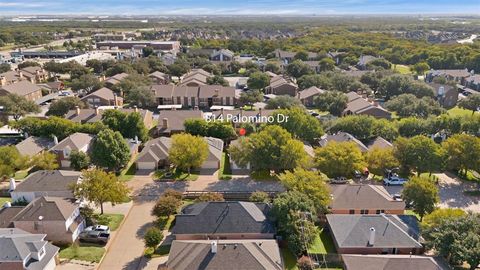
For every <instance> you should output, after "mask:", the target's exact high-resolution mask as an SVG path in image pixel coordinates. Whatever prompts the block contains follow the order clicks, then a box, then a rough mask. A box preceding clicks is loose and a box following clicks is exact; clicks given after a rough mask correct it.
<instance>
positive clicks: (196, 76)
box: [179, 68, 213, 87]
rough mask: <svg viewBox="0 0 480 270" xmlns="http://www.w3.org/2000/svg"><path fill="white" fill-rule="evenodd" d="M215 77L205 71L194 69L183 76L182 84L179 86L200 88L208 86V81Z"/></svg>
mask: <svg viewBox="0 0 480 270" xmlns="http://www.w3.org/2000/svg"><path fill="white" fill-rule="evenodd" d="M212 76H213V75H212V74H211V73H209V72H207V71H205V70H203V69H201V68H200V69H192V70H191V71H190V72H188V73H187V74H185V75H183V78H182V80H181V83H180V84H179V86H196V87H198V86H200V85H206V84H207V79H208V78H210V77H212Z"/></svg>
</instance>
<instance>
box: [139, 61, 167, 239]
mask: <svg viewBox="0 0 480 270" xmlns="http://www.w3.org/2000/svg"><path fill="white" fill-rule="evenodd" d="M144 53H145V52H144ZM162 239H163V232H162V231H161V230H160V229H159V228H157V227H150V228H148V229H147V231H146V232H145V235H144V236H143V241H144V242H145V246H146V247H149V248H156V247H157V246H158V245H160V242H161V241H162Z"/></svg>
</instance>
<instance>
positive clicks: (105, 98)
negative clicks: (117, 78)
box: [82, 87, 123, 108]
mask: <svg viewBox="0 0 480 270" xmlns="http://www.w3.org/2000/svg"><path fill="white" fill-rule="evenodd" d="M82 101H83V102H85V103H86V104H88V106H89V107H90V108H96V107H100V106H120V107H121V106H123V98H122V97H119V96H117V94H116V93H114V92H113V91H112V90H110V89H108V88H106V87H102V88H100V89H98V90H97V91H94V92H92V93H90V94H88V95H86V96H84V97H83V98H82Z"/></svg>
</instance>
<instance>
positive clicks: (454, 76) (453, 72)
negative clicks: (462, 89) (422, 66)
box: [425, 69, 473, 85]
mask: <svg viewBox="0 0 480 270" xmlns="http://www.w3.org/2000/svg"><path fill="white" fill-rule="evenodd" d="M470 75H473V74H472V73H470V72H469V71H468V69H438V70H433V69H432V70H430V71H429V72H428V73H427V75H426V76H425V80H426V81H427V82H432V81H433V79H435V78H436V77H443V78H445V79H447V81H455V82H456V83H459V84H462V85H464V84H465V81H466V79H467V77H469V76H470Z"/></svg>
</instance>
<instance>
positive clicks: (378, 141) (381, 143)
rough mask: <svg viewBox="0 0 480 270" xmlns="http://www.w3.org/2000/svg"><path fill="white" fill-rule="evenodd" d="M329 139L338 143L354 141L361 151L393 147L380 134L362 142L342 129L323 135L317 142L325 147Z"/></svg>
mask: <svg viewBox="0 0 480 270" xmlns="http://www.w3.org/2000/svg"><path fill="white" fill-rule="evenodd" d="M331 141H334V142H339V143H342V142H354V143H355V145H357V146H358V148H359V149H360V151H362V152H363V153H365V152H368V151H370V150H372V149H374V148H380V149H387V148H392V147H393V144H392V143H391V142H389V141H387V140H385V139H384V138H382V137H380V136H379V137H376V138H375V139H373V140H370V141H369V142H368V143H366V144H364V143H363V142H362V141H360V140H359V139H357V138H355V136H353V135H352V134H350V133H347V132H343V131H339V132H337V133H334V134H325V135H323V136H322V137H321V138H320V140H319V141H318V144H319V146H320V147H325V146H326V145H327V144H328V143H329V142H331Z"/></svg>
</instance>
